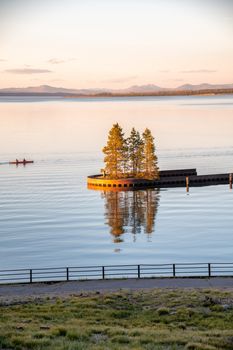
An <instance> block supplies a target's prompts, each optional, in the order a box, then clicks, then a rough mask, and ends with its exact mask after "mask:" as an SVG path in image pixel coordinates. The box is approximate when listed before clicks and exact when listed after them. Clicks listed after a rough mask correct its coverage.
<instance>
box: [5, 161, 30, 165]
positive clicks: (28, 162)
mask: <svg viewBox="0 0 233 350" xmlns="http://www.w3.org/2000/svg"><path fill="white" fill-rule="evenodd" d="M31 163H34V160H19V161H18V162H16V161H13V162H9V164H16V165H18V164H31Z"/></svg>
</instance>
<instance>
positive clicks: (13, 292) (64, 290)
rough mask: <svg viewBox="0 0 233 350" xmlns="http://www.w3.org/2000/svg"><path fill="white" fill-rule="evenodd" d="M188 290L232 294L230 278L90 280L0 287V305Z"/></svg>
mask: <svg viewBox="0 0 233 350" xmlns="http://www.w3.org/2000/svg"><path fill="white" fill-rule="evenodd" d="M158 289H164V290H169V289H170V290H190V289H198V290H200V289H215V290H216V289H218V290H232V291H233V277H211V278H208V277H183V278H182V277H177V278H166V277H164V278H142V279H136V278H132V279H115V280H89V281H85V280H82V281H69V282H47V283H44V282H37V283H33V284H29V283H28V284H5V285H0V303H1V304H5V303H7V304H11V303H12V302H17V301H23V300H29V299H30V301H31V300H32V299H36V298H48V297H70V296H74V295H76V294H77V295H80V293H83V292H85V294H87V295H89V294H93V293H96V294H100V293H101V294H102V293H103V294H106V293H112V292H117V291H146V290H158Z"/></svg>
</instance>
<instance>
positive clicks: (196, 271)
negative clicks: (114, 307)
mask: <svg viewBox="0 0 233 350" xmlns="http://www.w3.org/2000/svg"><path fill="white" fill-rule="evenodd" d="M218 276H220V277H223V276H225V277H233V263H177V264H141V265H108V266H79V267H56V268H54V267H51V268H35V269H17V270H0V284H6V283H33V282H55V281H56V282H59V281H79V280H104V279H114V278H156V277H160V278H161V277H170V278H175V277H218Z"/></svg>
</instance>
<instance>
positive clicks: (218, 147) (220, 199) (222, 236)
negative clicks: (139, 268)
mask: <svg viewBox="0 0 233 350" xmlns="http://www.w3.org/2000/svg"><path fill="white" fill-rule="evenodd" d="M116 121H118V122H119V123H120V124H121V125H122V127H123V128H124V130H125V131H126V133H128V132H129V130H130V128H131V127H132V126H135V127H136V128H137V129H139V131H142V130H143V129H144V128H145V127H149V128H150V129H151V130H152V132H153V134H154V135H155V138H156V145H157V152H158V156H159V166H160V168H161V169H164V170H165V169H173V168H186V167H187V168H189V167H191V168H193V167H195V168H197V170H198V173H199V174H207V173H218V172H231V171H233V96H203V97H162V98H132V99H128V98H119V99H98V100H97V99H80V100H76V99H60V98H57V99H56V98H55V99H46V98H39V99H35V98H30V97H29V98H3V97H1V98H0V127H1V138H0V163H1V165H0V213H1V214H0V268H1V269H5V268H6V269H7V268H19V267H22V268H23V267H45V266H54V267H56V266H74V265H76V266H78V265H91V264H101V265H102V264H124V263H132V264H138V263H163V262H168V263H173V262H230V261H231V262H232V251H233V215H232V214H233V210H232V207H233V192H232V191H230V189H229V186H226V185H221V186H216V187H215V186H210V187H200V188H191V189H190V193H189V194H186V192H185V189H184V188H174V189H162V190H157V189H155V190H147V191H142V190H141V191H135V192H117V193H112V192H103V191H93V190H88V189H87V187H86V176H87V175H89V174H93V173H98V172H99V169H100V168H101V167H102V166H103V158H102V154H101V149H102V147H103V145H104V144H105V142H106V135H107V132H108V130H109V129H110V127H111V126H112V124H113V123H114V122H116ZM16 157H17V158H23V157H26V158H31V159H34V160H35V163H34V164H32V165H27V166H25V167H23V166H18V167H16V166H12V165H8V164H4V163H5V162H7V161H9V160H12V159H15V158H16Z"/></svg>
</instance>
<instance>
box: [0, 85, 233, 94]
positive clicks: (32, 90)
mask: <svg viewBox="0 0 233 350" xmlns="http://www.w3.org/2000/svg"><path fill="white" fill-rule="evenodd" d="M211 91H212V92H213V93H214V92H219V93H220V92H224V91H227V92H230V93H233V84H215V85H214V84H206V83H204V84H199V85H191V84H185V85H181V86H178V87H176V88H162V87H160V86H157V85H154V84H148V85H133V86H130V87H128V88H125V89H66V88H63V87H53V86H49V85H40V86H30V87H25V88H6V89H0V95H60V96H64V95H75V96H104V95H110V96H115V95H116V96H117V95H121V96H122V95H126V96H127V95H179V94H184V93H185V92H186V93H187V94H192V92H193V93H194V94H196V93H197V92H199V93H202V92H203V93H204V92H207V93H208V92H209V93H211Z"/></svg>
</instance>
